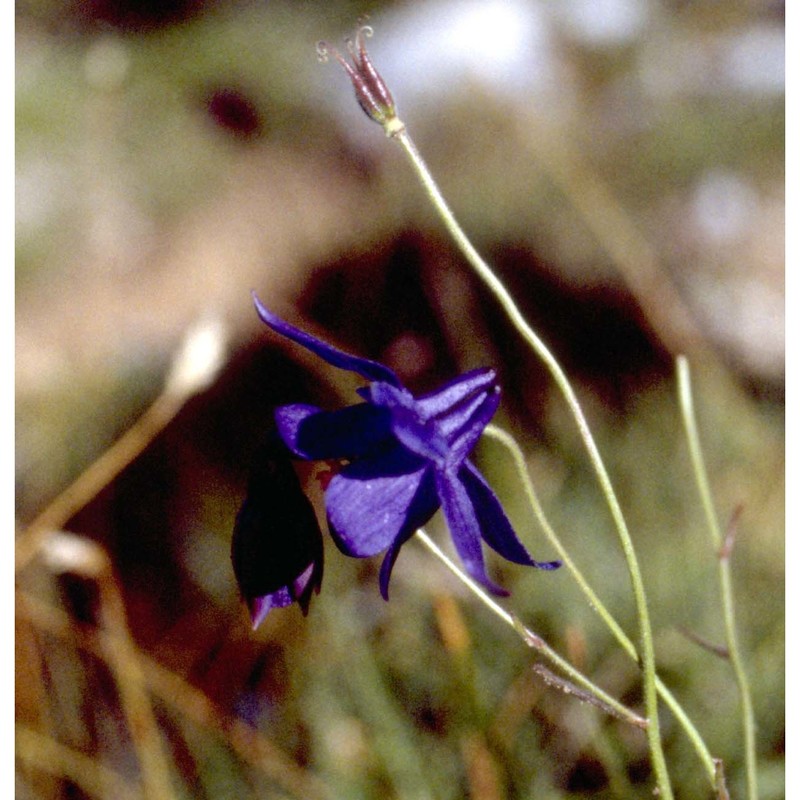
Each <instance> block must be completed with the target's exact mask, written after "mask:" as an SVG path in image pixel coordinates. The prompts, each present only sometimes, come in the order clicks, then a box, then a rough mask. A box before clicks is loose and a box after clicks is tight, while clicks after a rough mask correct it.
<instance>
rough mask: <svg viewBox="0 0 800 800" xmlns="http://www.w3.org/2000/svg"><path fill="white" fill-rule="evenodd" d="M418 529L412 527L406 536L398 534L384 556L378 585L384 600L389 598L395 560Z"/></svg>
mask: <svg viewBox="0 0 800 800" xmlns="http://www.w3.org/2000/svg"><path fill="white" fill-rule="evenodd" d="M422 524H424V523H420V525H422ZM417 527H420V526H417ZM416 531H417V528H416V527H415V528H411V530H409V531H408V534H407V535H406V536H404V537H401V536H398V537H397V539H395V540H394V541H393V542H392V544H391V545H390V546H389V549H388V550H387V551H386V555H385V556H384V557H383V561H382V562H381V571H380V575H379V581H378V585H379V586H380V590H381V597H383V599H384V600H388V599H389V578H391V577H392V570H393V569H394V563H395V561H397V556H398V555H400V548H401V547H402V546H403V545H404V544H405V543H406V542H407V541H408V540H409V539H410V538H411V537H412V536H413V535H414V534H415V533H416Z"/></svg>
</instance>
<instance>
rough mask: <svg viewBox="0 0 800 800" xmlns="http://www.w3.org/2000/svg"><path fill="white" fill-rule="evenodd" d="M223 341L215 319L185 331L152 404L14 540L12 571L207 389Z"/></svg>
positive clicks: (219, 361) (218, 363)
mask: <svg viewBox="0 0 800 800" xmlns="http://www.w3.org/2000/svg"><path fill="white" fill-rule="evenodd" d="M225 338H226V332H225V328H224V326H223V325H222V323H220V322H218V321H215V320H202V321H200V322H199V323H198V324H196V325H194V326H192V327H191V328H190V329H189V330H188V331H187V333H186V335H185V337H184V339H183V342H182V344H181V347H180V348H179V350H178V351H177V353H176V354H175V356H174V357H173V359H172V363H171V366H170V371H169V373H168V374H167V377H166V381H165V385H164V389H163V391H162V392H161V394H159V395H158V397H157V398H156V399H155V400H154V401H153V403H152V405H150V406H149V407H148V408H147V409H146V410H145V412H144V413H143V414H142V416H141V417H139V419H137V420H136V422H135V423H134V424H133V425H132V426H131V427H130V428H128V429H127V430H126V431H125V433H124V434H122V436H120V438H119V439H117V441H116V442H114V444H112V445H111V447H109V448H108V450H106V451H105V452H104V453H103V454H102V455H101V456H100V457H99V458H98V459H97V460H96V461H94V462H92V464H90V465H89V466H88V467H87V468H86V469H85V470H84V471H83V472H82V473H81V474H80V475H79V476H78V477H77V478H76V479H75V480H74V481H73V482H72V483H71V484H70V485H69V486H67V487H66V488H65V489H64V490H63V491H62V492H61V493H60V494H59V495H58V496H57V497H56V498H55V499H54V500H52V501H51V502H50V504H49V505H48V506H47V507H46V508H45V509H44V510H42V511H41V512H40V513H39V514H38V515H37V516H36V518H35V519H34V520H32V521H31V522H30V523H29V524H28V526H27V527H26V528H25V530H24V531H23V532H22V533H21V534H20V535H19V536H18V537H17V541H16V552H15V571H17V572H18V571H19V570H21V569H23V568H24V567H25V566H26V565H27V564H28V563H29V562H30V561H31V560H32V559H33V558H34V557H35V556H36V554H37V552H38V551H39V548H40V547H41V545H42V543H43V541H44V540H45V538H46V537H47V536H48V535H49V534H50V532H51V531H54V530H59V529H61V528H63V526H64V525H65V524H66V523H67V522H69V520H70V518H71V517H73V516H74V515H75V514H77V512H78V511H80V510H81V509H82V508H83V507H84V506H85V505H87V504H88V503H89V502H90V501H91V500H92V499H93V498H94V497H96V496H97V495H98V494H99V493H100V492H101V491H102V490H103V489H104V488H105V487H106V486H108V485H109V484H110V483H111V481H113V480H114V478H116V477H117V475H119V474H120V472H122V470H124V469H125V467H127V466H128V464H130V463H131V462H132V461H133V460H134V459H135V458H136V457H137V456H139V455H140V454H141V453H142V451H143V450H144V449H145V448H146V447H147V446H148V445H149V444H150V443H151V442H152V441H153V440H154V439H155V438H156V437H157V436H158V434H159V433H161V431H162V430H164V428H166V427H167V425H169V423H170V422H171V421H172V420H173V419H174V418H175V416H176V414H177V413H178V412H179V411H180V410H181V408H183V406H184V404H185V403H186V401H187V400H188V399H189V398H190V397H192V396H193V395H194V394H196V393H198V392H200V391H202V390H203V389H205V388H207V387H208V386H209V385H210V383H211V382H212V381H213V379H214V377H215V376H216V374H217V371H218V370H219V368H220V366H221V365H222V361H223V357H224V350H225Z"/></svg>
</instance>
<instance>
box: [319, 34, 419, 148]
mask: <svg viewBox="0 0 800 800" xmlns="http://www.w3.org/2000/svg"><path fill="white" fill-rule="evenodd" d="M369 36H372V28H371V27H370V26H369V25H363V24H362V25H359V26H358V29H357V30H356V36H355V40H353V39H346V40H345V44H346V45H347V52H348V53H349V54H350V58H351V59H352V63H350V62H349V61H348V60H347V59H346V58H344V56H342V54H341V53H340V52H339V51H338V50H337V49H336V48H335V47H331V45H329V44H328V43H327V42H318V43H317V54H318V55H319V58H320V60H321V61H327V60H328V55H332V56H333V57H334V58H335V59H336V60H337V61H338V62H339V63H340V64H341V65H342V67H343V68H344V71H345V72H346V73H347V75H348V77H349V78H350V81H351V83H352V84H353V89H355V93H356V100H358V104H359V105H360V106H361V108H362V109H363V110H364V113H365V114H366V115H367V116H368V117H369V118H370V119H371V120H374V121H375V122H377V123H379V124H381V125H383V128H384V130H385V131H386V135H387V136H393V135H395V134H397V133H399V132H400V131H401V130H402V129H403V124H402V123H401V122H400V120H399V119H398V117H397V111H396V109H395V105H394V99H393V98H392V94H391V92H390V91H389V88H388V87H387V86H386V84H385V83H384V80H383V78H382V77H381V76H380V75H379V74H378V71H377V70H376V69H375V67H374V66H373V65H372V61H371V60H370V57H369V55H368V54H367V48H366V46H365V44H364V39H366V38H367V37H369Z"/></svg>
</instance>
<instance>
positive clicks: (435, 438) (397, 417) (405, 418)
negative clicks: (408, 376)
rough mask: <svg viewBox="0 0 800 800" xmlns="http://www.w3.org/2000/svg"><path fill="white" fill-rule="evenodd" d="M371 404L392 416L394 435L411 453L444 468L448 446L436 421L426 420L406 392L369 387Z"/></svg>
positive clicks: (377, 385) (379, 385)
mask: <svg viewBox="0 0 800 800" xmlns="http://www.w3.org/2000/svg"><path fill="white" fill-rule="evenodd" d="M368 391H369V401H370V402H371V403H372V404H374V405H375V406H377V407H379V408H384V409H386V410H387V411H388V412H389V413H390V414H391V424H392V432H393V433H394V435H395V436H396V437H397V439H398V440H399V441H400V443H401V444H402V445H403V446H404V447H405V448H406V449H407V450H408V451H410V452H411V453H414V454H415V455H417V456H419V457H420V458H425V459H427V460H428V461H432V462H434V463H436V464H440V465H442V466H443V465H444V462H445V460H446V459H447V457H448V453H449V450H450V448H449V446H448V444H447V440H446V439H445V438H444V436H442V434H441V432H440V431H439V428H438V426H437V424H436V421H435V420H429V419H426V418H425V417H424V416H423V415H422V414H421V413H420V409H419V407H418V405H417V401H416V400H415V399H414V397H413V396H412V394H411V392H409V391H408V390H407V389H403V388H398V387H396V386H391V385H389V384H387V383H383V382H376V383H373V384H371V385H370V386H369V390H368Z"/></svg>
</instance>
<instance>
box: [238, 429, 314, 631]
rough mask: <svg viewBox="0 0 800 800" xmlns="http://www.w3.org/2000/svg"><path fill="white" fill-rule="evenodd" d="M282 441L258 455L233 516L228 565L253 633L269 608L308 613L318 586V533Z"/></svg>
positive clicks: (268, 444)
mask: <svg viewBox="0 0 800 800" xmlns="http://www.w3.org/2000/svg"><path fill="white" fill-rule="evenodd" d="M290 459H291V456H290V454H289V453H288V452H287V451H286V449H285V447H284V446H283V443H282V442H279V441H275V440H270V441H269V442H267V444H266V445H265V446H263V447H262V448H261V450H260V451H259V452H258V453H257V455H256V458H255V462H254V464H253V467H252V469H251V473H250V481H249V485H248V487H247V497H246V499H245V501H244V503H243V504H242V507H241V509H240V511H239V513H238V514H237V516H236V524H235V526H234V529H233V540H232V542H231V561H232V562H233V572H234V575H235V576H236V582H237V583H238V585H239V591H240V592H241V594H242V597H243V598H244V600H245V602H246V603H247V607H248V610H249V611H250V619H251V620H252V623H253V630H255V629H256V628H257V627H258V626H259V625H260V624H261V623H262V622H263V621H264V618H265V617H266V616H267V614H268V613H269V612H270V611H271V610H272V609H273V608H283V607H284V606H288V605H291V604H292V603H294V602H297V603H298V605H299V606H300V608H301V609H302V610H303V614H306V613H308V605H309V603H310V602H311V594H312V592H315V591H316V592H319V589H320V584H321V583H322V533H321V531H320V529H319V523H318V522H317V517H316V514H315V513H314V508H313V506H312V505H311V503H310V502H309V500H308V498H307V497H306V496H305V494H303V489H302V487H301V486H300V481H299V480H298V478H297V475H296V473H295V471H294V468H293V467H292V464H291V460H290Z"/></svg>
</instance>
